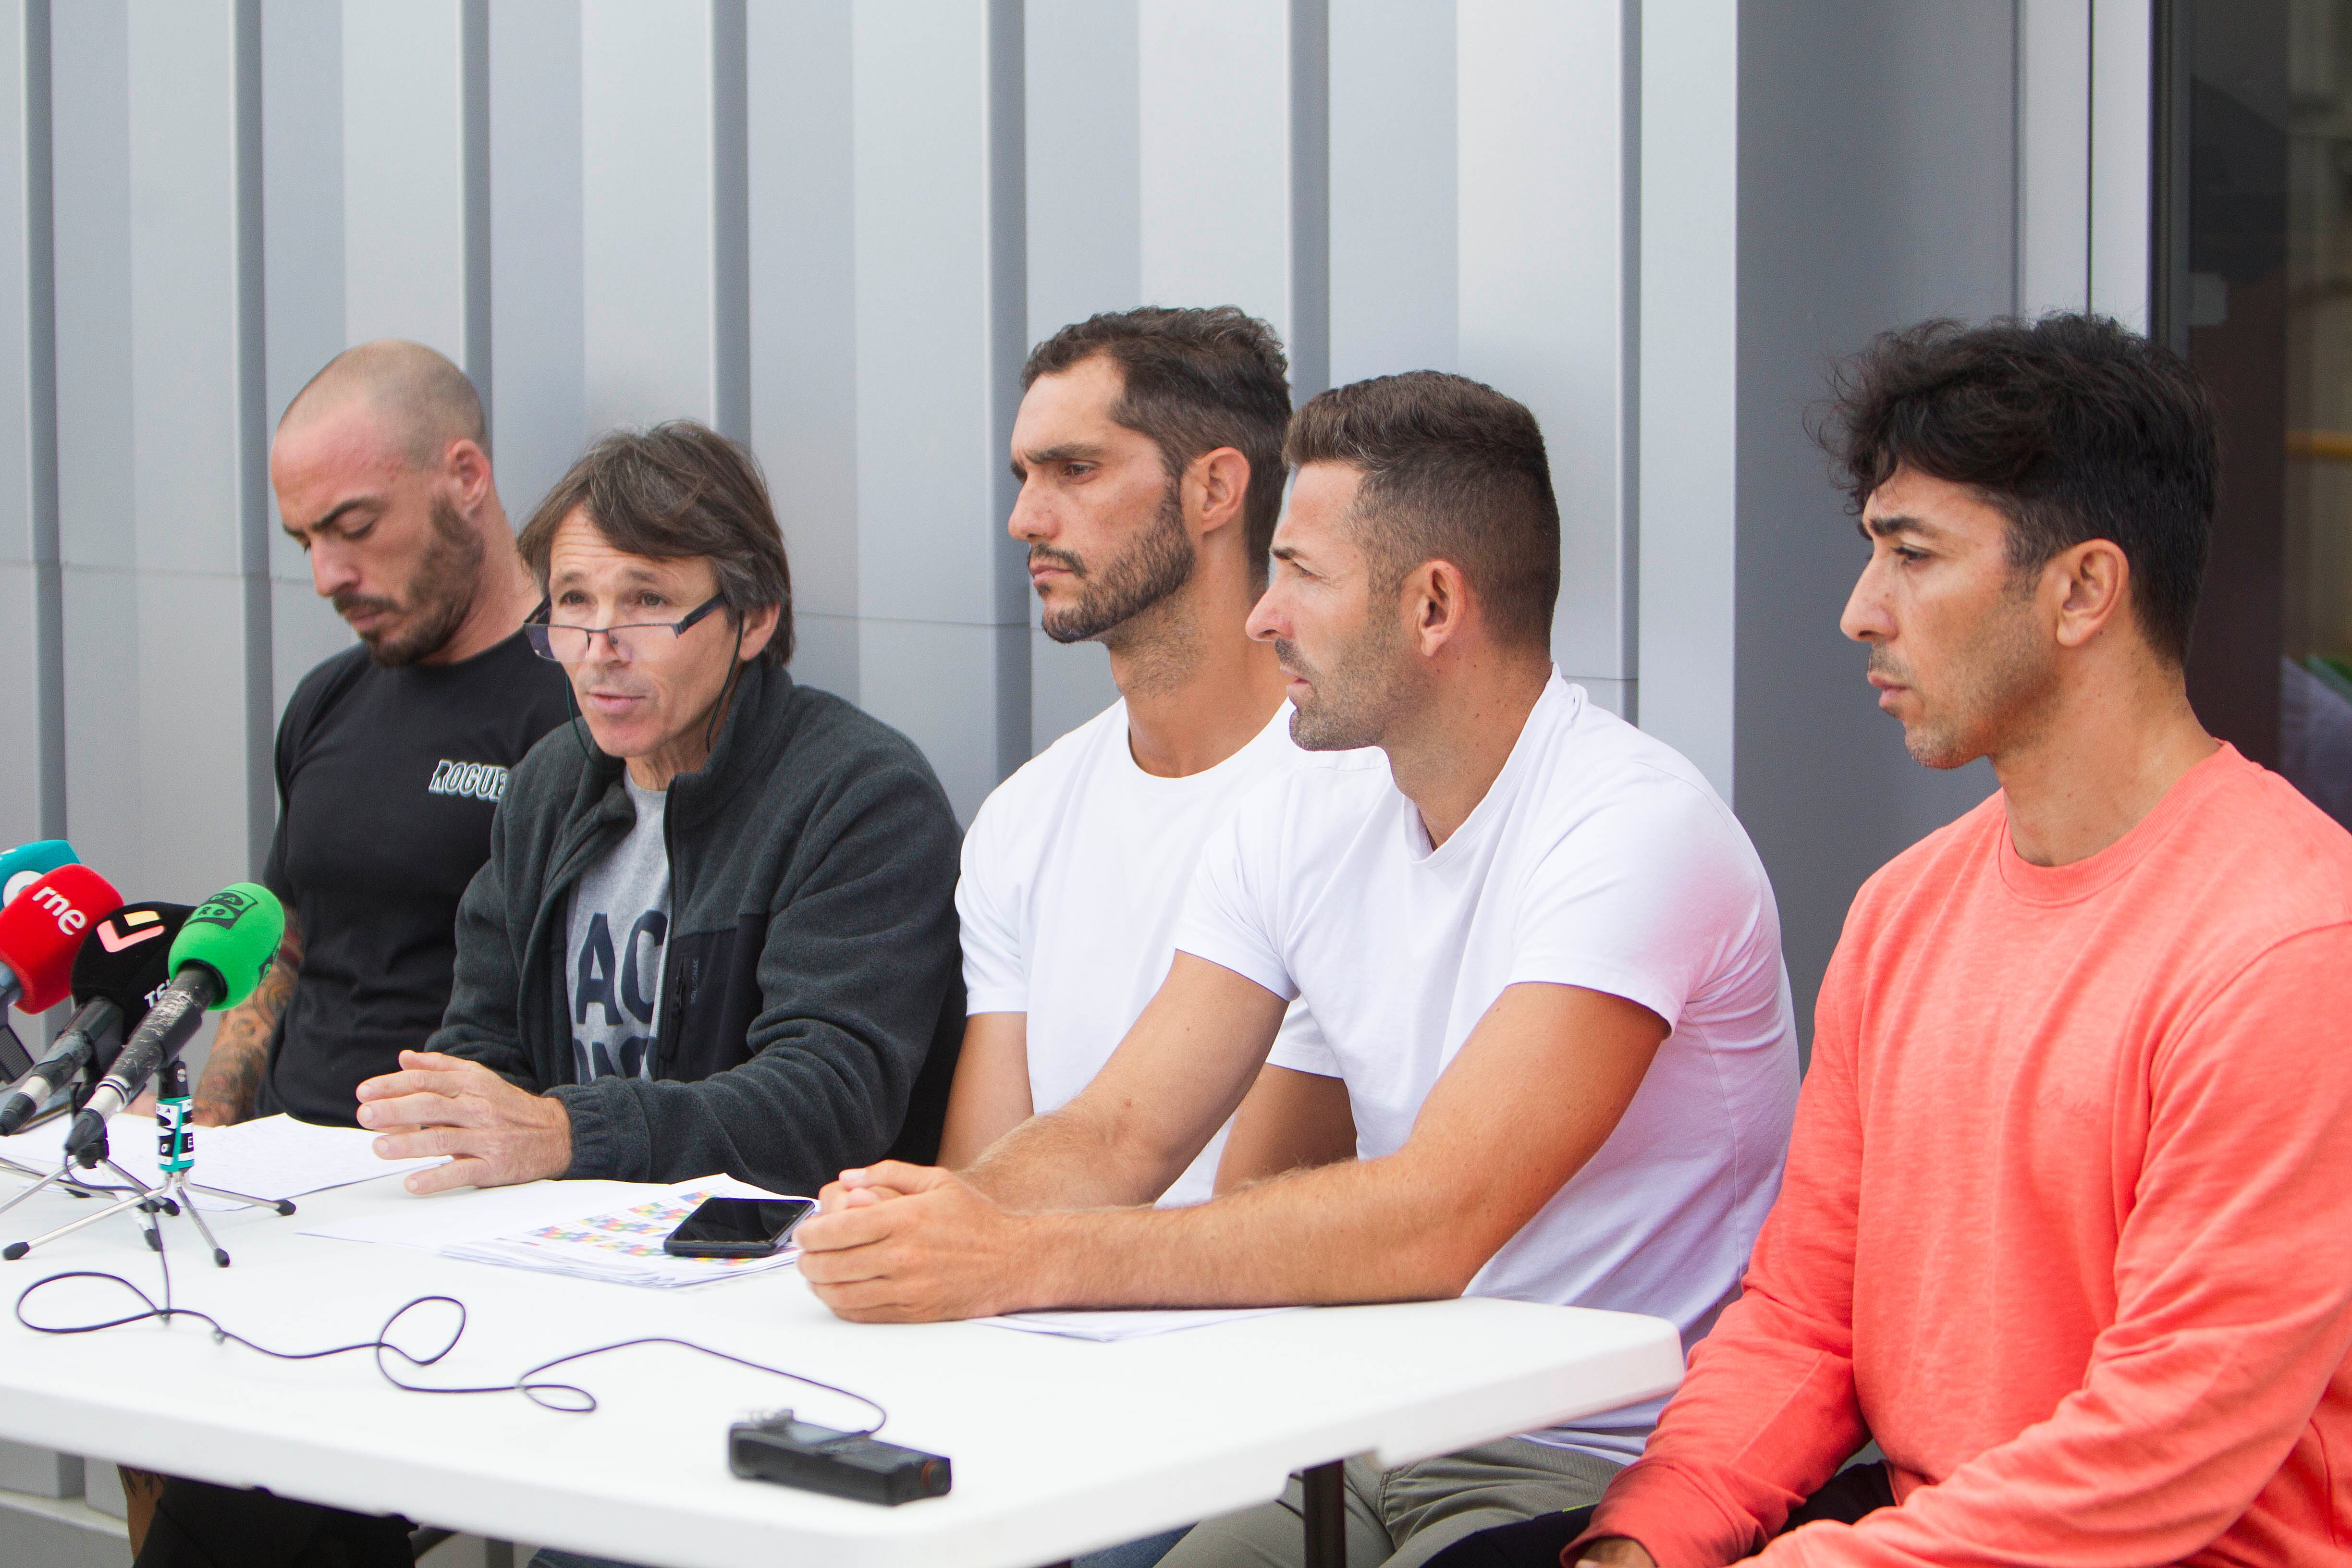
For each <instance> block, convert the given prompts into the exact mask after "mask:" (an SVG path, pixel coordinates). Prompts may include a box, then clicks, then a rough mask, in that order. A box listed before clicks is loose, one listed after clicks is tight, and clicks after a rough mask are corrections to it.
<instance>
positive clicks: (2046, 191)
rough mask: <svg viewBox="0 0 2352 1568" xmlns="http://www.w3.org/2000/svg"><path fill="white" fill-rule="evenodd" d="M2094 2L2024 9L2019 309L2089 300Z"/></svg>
mask: <svg viewBox="0 0 2352 1568" xmlns="http://www.w3.org/2000/svg"><path fill="white" fill-rule="evenodd" d="M2090 91H2091V0H2018V4H2017V309H2018V310H2019V311H2020V312H2021V314H2024V315H2028V316H2038V315H2041V314H2042V312H2044V311H2046V310H2082V309H2084V306H2085V305H2086V304H2087V303H2088V302H2089V300H2090V297H2091V276H2090V256H2091V102H2090Z"/></svg>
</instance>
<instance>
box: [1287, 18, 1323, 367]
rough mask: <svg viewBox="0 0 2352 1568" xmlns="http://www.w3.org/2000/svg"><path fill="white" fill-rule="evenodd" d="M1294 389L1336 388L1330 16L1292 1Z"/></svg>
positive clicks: (1291, 172) (1292, 332)
mask: <svg viewBox="0 0 2352 1568" xmlns="http://www.w3.org/2000/svg"><path fill="white" fill-rule="evenodd" d="M1289 110H1290V148H1289V153H1290V385H1291V391H1292V394H1293V395H1294V396H1296V397H1297V399H1298V400H1299V401H1300V402H1302V403H1303V402H1305V401H1306V400H1307V398H1310V397H1312V396H1314V395H1316V394H1317V393H1318V392H1321V391H1322V390H1323V389H1324V388H1325V387H1327V386H1329V385H1330V384H1331V18H1330V14H1329V11H1328V5H1327V0H1290V94H1289Z"/></svg>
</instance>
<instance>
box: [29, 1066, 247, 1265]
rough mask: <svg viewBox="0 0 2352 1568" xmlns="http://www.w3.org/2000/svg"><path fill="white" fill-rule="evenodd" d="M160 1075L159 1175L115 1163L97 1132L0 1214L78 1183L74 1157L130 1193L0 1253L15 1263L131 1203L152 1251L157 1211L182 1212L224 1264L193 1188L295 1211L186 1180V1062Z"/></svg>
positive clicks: (189, 1160) (191, 1149)
mask: <svg viewBox="0 0 2352 1568" xmlns="http://www.w3.org/2000/svg"><path fill="white" fill-rule="evenodd" d="M162 1089H163V1092H162V1093H161V1094H159V1095H158V1096H157V1097H156V1100H155V1125H156V1128H157V1129H158V1131H159V1136H158V1138H157V1140H156V1153H157V1159H156V1167H157V1169H158V1170H159V1171H161V1172H162V1173H163V1181H162V1182H160V1183H158V1184H156V1185H154V1186H152V1187H151V1186H149V1185H148V1184H146V1183H144V1182H142V1181H141V1180H140V1179H139V1178H138V1177H136V1176H134V1175H132V1174H131V1173H130V1172H128V1171H126V1170H124V1169H123V1168H122V1167H121V1166H120V1165H118V1164H116V1163H114V1161H113V1159H112V1158H111V1157H110V1155H109V1153H108V1152H107V1147H106V1135H105V1134H104V1133H103V1132H100V1134H99V1136H98V1138H97V1139H96V1140H95V1141H94V1142H91V1143H89V1144H86V1145H84V1146H83V1147H82V1148H80V1149H79V1150H72V1151H68V1153H67V1155H66V1163H65V1164H64V1165H63V1166H62V1167H61V1168H59V1169H58V1171H57V1172H56V1173H53V1174H51V1175H49V1176H47V1177H45V1178H43V1180H42V1181H41V1183H40V1184H37V1185H35V1186H32V1187H27V1188H26V1190H25V1191H23V1192H21V1193H19V1194H16V1196H15V1197H14V1198H11V1199H10V1200H8V1202H6V1203H5V1204H0V1214H5V1213H6V1212H7V1211H8V1210H10V1209H12V1208H14V1207H16V1205H18V1204H20V1203H22V1202H24V1201H25V1200H26V1198H28V1197H31V1196H32V1195H33V1194H35V1193H37V1192H38V1191H39V1190H40V1188H41V1187H42V1186H46V1185H47V1184H49V1183H51V1182H63V1183H65V1184H67V1185H68V1186H79V1185H80V1184H79V1183H78V1182H76V1181H75V1180H74V1178H73V1176H72V1174H71V1172H72V1170H73V1167H74V1163H75V1162H76V1161H77V1160H79V1162H80V1163H81V1166H82V1168H83V1169H84V1170H88V1169H89V1168H90V1167H91V1166H93V1165H101V1164H102V1165H104V1166H105V1167H106V1168H107V1169H108V1170H110V1171H111V1172H113V1173H115V1174H116V1175H118V1176H120V1177H121V1178H122V1180H123V1182H124V1183H125V1184H126V1186H127V1191H128V1193H129V1195H128V1196H126V1197H123V1198H121V1199H119V1200H117V1201H116V1202H114V1203H111V1204H109V1205H107V1206H106V1207H104V1208H102V1209H100V1210H99V1211H98V1212H97V1213H95V1214H86V1215H82V1216H81V1218H79V1219H78V1220H74V1221H71V1222H69V1223H68V1224H66V1225H61V1226H58V1227H57V1229H55V1230H52V1231H48V1232H47V1233H45V1234H43V1235H40V1236H37V1237H33V1239H32V1240H30V1241H12V1242H10V1243H9V1244H8V1245H7V1246H6V1247H0V1258H5V1259H6V1260H7V1261H9V1262H11V1263H14V1262H15V1261H16V1259H18V1258H22V1257H24V1256H25V1255H26V1254H27V1253H29V1252H31V1251H32V1250H33V1248H35V1247H40V1246H42V1245H44V1244H46V1243H47V1242H52V1241H56V1240H58V1239H59V1238H60V1237H68V1236H71V1235H72V1234H73V1233H74V1232H75V1231H78V1230H80V1229H81V1228H83V1227H84V1226H92V1225H96V1224H97V1223H98V1222H99V1221H100V1220H102V1219H106V1218H109V1217H110V1216H112V1215H119V1214H123V1213H126V1212H128V1211H130V1210H132V1209H136V1210H138V1211H139V1215H140V1220H141V1226H142V1229H143V1230H144V1232H145V1234H146V1237H147V1245H148V1247H151V1248H152V1249H153V1250H154V1251H157V1252H161V1251H163V1235H162V1233H161V1231H160V1230H159V1229H158V1228H157V1222H156V1218H155V1216H156V1215H158V1214H166V1215H179V1214H183V1213H184V1214H185V1215H187V1216H188V1217H189V1218H190V1219H192V1220H194V1221H195V1222H196V1229H197V1230H198V1231H199V1232H201V1233H202V1234H203V1236H204V1238H205V1245H206V1246H208V1247H211V1248H212V1251H213V1264H214V1267H215V1268H227V1267H228V1252H227V1250H226V1248H225V1247H222V1246H221V1244H220V1242H219V1240H218V1239H217V1238H216V1237H214V1235H213V1227H212V1226H208V1225H206V1224H205V1216H204V1213H203V1211H201V1210H200V1209H198V1208H197V1207H196V1204H195V1198H194V1194H197V1193H203V1194H205V1195H206V1196H208V1197H215V1198H226V1199H228V1200H229V1201H230V1202H231V1203H236V1204H243V1205H246V1206H247V1207H248V1208H271V1209H275V1210H277V1211H278V1214H279V1215H290V1214H292V1213H293V1212H294V1205H293V1204H292V1203H290V1202H289V1201H288V1200H287V1199H285V1198H258V1197H255V1196H254V1195H253V1194H250V1193H233V1192H230V1191H229V1190H228V1189H227V1188H226V1187H208V1186H205V1185H204V1184H201V1183H198V1182H192V1181H190V1180H188V1173H189V1172H190V1171H192V1170H194V1168H195V1163H196V1137H195V1125H194V1122H193V1121H190V1116H191V1113H192V1112H193V1110H194V1107H193V1106H192V1105H191V1104H190V1102H189V1099H188V1069H187V1067H186V1066H185V1064H184V1063H183V1062H182V1061H181V1060H180V1058H178V1057H176V1056H175V1057H173V1058H172V1059H171V1061H170V1062H168V1063H167V1064H165V1066H164V1068H163V1086H162Z"/></svg>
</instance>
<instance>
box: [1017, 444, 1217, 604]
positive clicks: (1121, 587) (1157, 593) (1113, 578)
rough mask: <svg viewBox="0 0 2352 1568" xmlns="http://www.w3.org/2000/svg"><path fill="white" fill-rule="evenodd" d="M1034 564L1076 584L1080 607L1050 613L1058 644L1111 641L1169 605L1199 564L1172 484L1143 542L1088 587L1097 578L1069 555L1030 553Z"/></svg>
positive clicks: (1047, 550) (1044, 547)
mask: <svg viewBox="0 0 2352 1568" xmlns="http://www.w3.org/2000/svg"><path fill="white" fill-rule="evenodd" d="M1029 559H1030V561H1031V562H1032V563H1036V562H1049V563H1052V564H1054V565H1055V566H1059V567H1061V568H1063V569H1064V570H1065V571H1066V572H1068V573H1069V574H1070V575H1071V576H1073V577H1075V578H1076V579H1077V581H1078V584H1079V592H1078V596H1077V602H1076V604H1073V605H1067V606H1066V607H1065V608H1062V609H1054V608H1051V607H1049V608H1047V609H1046V611H1045V635H1046V636H1047V637H1052V638H1053V639H1054V640H1055V642H1064V643H1068V642H1091V641H1093V640H1095V639H1096V638H1098V637H1108V634H1110V633H1112V632H1115V631H1117V630H1118V628H1119V627H1120V626H1123V625H1125V624H1126V623H1127V622H1129V621H1131V620H1133V619H1134V618H1135V617H1136V616H1139V615H1141V614H1143V613H1144V612H1145V611H1146V610H1149V609H1150V608H1152V607H1153V606H1154V605H1160V604H1162V603H1164V602H1166V601H1167V600H1168V599H1169V598H1171V596H1173V595H1175V594H1176V593H1177V592H1178V591H1179V590H1181V588H1182V587H1183V586H1184V584H1187V583H1190V582H1191V581H1192V571H1193V568H1194V567H1195V566H1196V565H1197V564H1198V563H1199V558H1198V556H1197V555H1196V554H1195V553H1194V552H1193V549H1192V540H1191V539H1190V538H1188V537H1187V536H1186V535H1185V532H1184V507H1183V502H1182V501H1181V500H1180V499H1179V498H1178V496H1177V493H1176V486H1175V485H1174V484H1173V483H1172V482H1171V484H1170V485H1169V487H1168V489H1167V490H1166V491H1165V492H1163V493H1162V494H1161V496H1160V507H1159V510H1157V511H1156V512H1155V513H1154V514H1153V515H1152V519H1151V525H1150V528H1148V529H1147V530H1145V531H1144V534H1143V537H1142V538H1140V539H1139V540H1137V541H1136V542H1135V543H1134V545H1133V546H1132V547H1131V548H1129V550H1128V552H1126V553H1125V554H1123V555H1120V556H1119V557H1118V558H1117V559H1116V560H1114V561H1112V562H1111V563H1110V564H1109V565H1108V566H1106V567H1104V568H1103V573H1102V576H1101V578H1100V579H1099V580H1098V581H1094V582H1093V585H1092V586H1091V587H1089V586H1087V584H1088V582H1089V580H1090V579H1091V578H1092V574H1090V573H1089V572H1087V568H1086V563H1084V562H1082V561H1080V560H1079V559H1078V558H1077V557H1076V556H1075V555H1073V554H1071V553H1070V552H1068V551H1066V550H1056V549H1055V548H1054V547H1053V546H1051V545H1048V544H1033V545H1031V546H1030V547H1029Z"/></svg>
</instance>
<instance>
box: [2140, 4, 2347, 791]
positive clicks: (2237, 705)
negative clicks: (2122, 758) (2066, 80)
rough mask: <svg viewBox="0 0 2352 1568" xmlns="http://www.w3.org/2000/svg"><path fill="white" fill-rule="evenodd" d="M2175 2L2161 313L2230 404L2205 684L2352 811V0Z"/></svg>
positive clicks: (2254, 735) (2256, 744)
mask: <svg viewBox="0 0 2352 1568" xmlns="http://www.w3.org/2000/svg"><path fill="white" fill-rule="evenodd" d="M2157 87H2158V126H2159V133H2158V150H2157V158H2158V167H2157V171H2156V173H2157V182H2156V186H2157V192H2158V202H2157V232H2156V235H2155V242H2156V257H2155V259H2156V262H2157V267H2156V275H2157V290H2156V316H2157V321H2156V328H2157V331H2158V332H2159V333H2160V334H2162V335H2163V336H2165V337H2166V338H2167V339H2168V341H2170V342H2171V343H2172V344H2173V346H2174V347H2175V348H2178V349H2179V350H2181V351H2183V352H2184V353H2187V354H2188V356H2189V362H2190V363H2192V364H2194V365H2195V366H2196V367H2197V369H2198V370H2199V372H2200V374H2202V375H2203V376H2204V377H2205V379H2206V381H2207V383H2208V384H2210V386H2211V387H2212V389H2213V394H2214V397H2215V399H2216V401H2217V403H2218V404H2219V405H2220V409H2221V444H2222V482H2221V505H2220V508H2219V510H2218V511H2217V513H2216V515H2215V518H2214V531H2213V555H2212V563H2211V565H2210V568H2209V569H2208V571H2207V574H2206V582H2205V595H2204V602H2203V606H2202V608H2201V610H2200V614H2199V616H2198V624H2197V636H2196V640H2195V644H2194V646H2193V647H2192V648H2191V650H2190V656H2189V695H2190V697H2191V698H2192V700H2194V701H2195V702H2196V704H2197V710H2198V712H2199V713H2200V715H2201V716H2202V717H2203V719H2204V721H2205V723H2206V725H2207V727H2208V728H2210V729H2211V730H2212V731H2215V732H2216V733H2217V734H2220V735H2221V736H2222V737H2224V738H2225V739H2227V740H2229V741H2231V742H2233V743H2235V744H2236V745H2237V747H2238V748H2239V750H2241V751H2242V752H2245V753H2246V754H2247V755H2248V756H2251V757H2252V758H2254V759H2255V760H2256V761H2258V762H2261V763H2264V764H2266V765H2268V766H2271V767H2274V768H2277V769H2279V770H2280V771H2281V772H2282V773H2285V774H2286V776H2287V777H2289V778H2290V779H2293V780H2294V783H2295V784H2297V785H2298V786H2299V787H2301V788H2302V789H2303V791H2304V792H2305V794H2306V795H2310V796H2311V797H2312V799H2314V800H2315V801H2316V802H2317V803H2318V804H2319V805H2322V806H2323V807H2325V808H2326V809H2327V810H2328V811H2330V812H2331V813H2332V814H2333V815H2335V816H2336V818H2337V820H2339V821H2342V822H2344V823H2346V824H2347V826H2352V0H2170V3H2169V4H2168V5H2161V6H2159V7H2158V82H2157Z"/></svg>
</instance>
